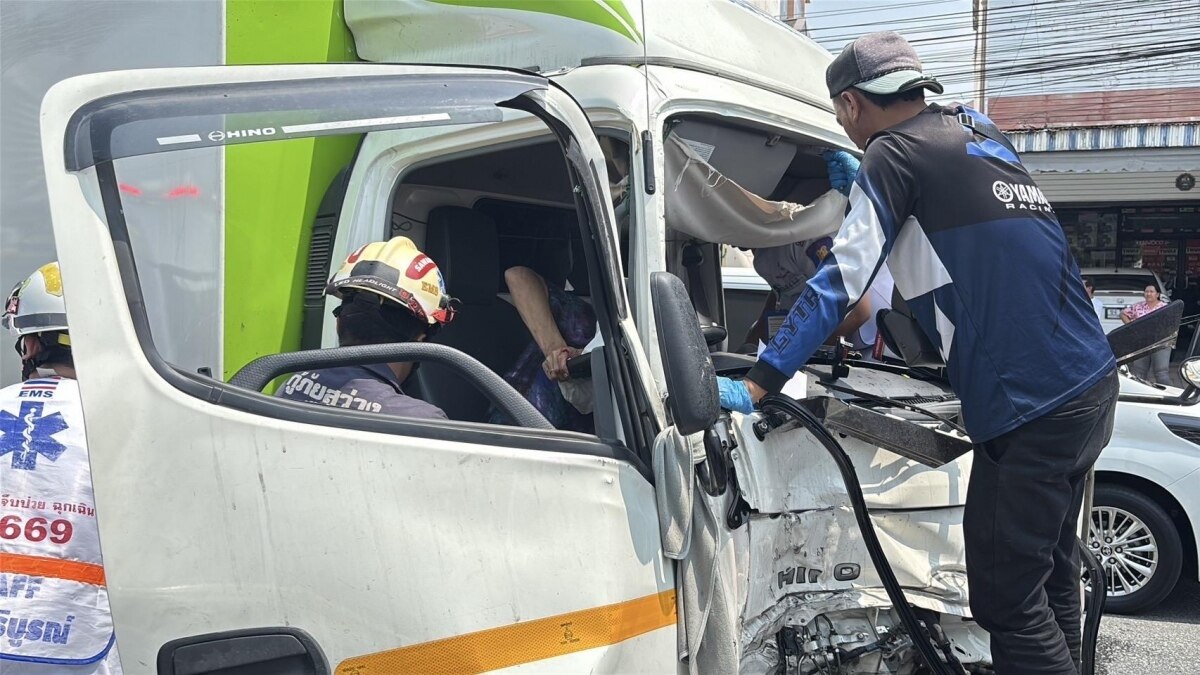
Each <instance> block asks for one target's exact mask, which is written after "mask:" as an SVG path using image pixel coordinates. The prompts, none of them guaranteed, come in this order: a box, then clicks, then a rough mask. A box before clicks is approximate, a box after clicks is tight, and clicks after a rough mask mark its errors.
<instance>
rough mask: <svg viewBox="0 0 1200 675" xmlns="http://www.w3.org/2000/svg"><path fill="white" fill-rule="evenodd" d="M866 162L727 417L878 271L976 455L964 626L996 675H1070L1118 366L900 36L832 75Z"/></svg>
mask: <svg viewBox="0 0 1200 675" xmlns="http://www.w3.org/2000/svg"><path fill="white" fill-rule="evenodd" d="M825 78H826V84H827V85H828V88H829V95H830V97H831V98H832V99H833V104H834V108H835V111H836V114H837V120H838V123H839V124H840V125H841V126H842V128H843V129H845V131H846V133H847V135H848V136H849V137H850V139H851V140H852V141H854V143H855V144H856V145H858V146H859V147H860V148H863V149H864V150H865V154H864V156H863V159H862V165H861V167H860V168H859V169H858V171H857V174H856V176H855V177H854V179H853V184H852V186H851V190H850V200H849V202H850V203H849V206H848V207H847V214H846V217H845V219H844V221H843V223H842V226H841V229H840V230H839V232H838V234H837V236H836V238H835V239H834V244H833V249H832V252H831V254H830V255H829V256H827V257H826V259H825V260H824V262H823V264H822V266H821V268H820V269H819V270H818V271H817V273H816V275H815V276H813V277H812V278H811V279H810V280H809V281H808V283H807V286H806V288H805V290H804V291H803V292H802V293H801V294H800V297H799V299H798V300H797V301H796V303H795V305H793V307H792V310H791V312H790V314H789V315H788V317H787V319H786V320H785V322H784V326H783V328H781V329H780V331H779V332H778V334H777V335H776V336H775V337H774V339H773V340H772V341H771V343H770V345H768V347H767V349H766V350H765V351H764V352H763V353H762V355H761V357H760V359H759V361H758V363H757V364H756V365H755V366H754V367H753V368H752V369H751V370H750V372H749V373H748V374H747V376H746V378H745V379H744V380H741V381H732V380H727V379H721V380H719V383H718V384H719V387H720V393H721V402H722V405H723V406H724V407H726V408H729V409H732V410H738V411H741V412H749V411H750V410H752V407H753V403H754V402H756V401H758V400H759V399H760V398H761V397H762V396H764V395H765V394H767V393H769V392H777V391H779V390H780V389H781V388H782V386H783V384H784V383H785V382H786V381H787V380H788V379H789V378H790V377H791V376H792V374H793V373H795V372H796V371H797V370H798V369H799V368H800V367H801V366H802V365H803V364H804V363H805V362H806V361H807V360H808V359H809V357H810V356H811V355H812V354H813V352H814V351H816V349H817V347H818V345H820V344H821V342H822V341H823V340H824V339H825V337H826V336H827V335H829V334H830V332H832V330H833V328H834V327H835V326H836V325H837V324H838V322H839V321H841V320H842V317H844V316H845V315H846V313H847V312H848V311H849V310H851V309H852V308H853V307H854V306H855V305H856V304H857V303H858V302H859V300H860V299H861V298H862V297H863V295H864V294H865V293H866V291H867V289H868V288H869V287H870V285H871V282H872V280H873V279H874V277H875V275H876V273H877V271H878V270H879V268H880V266H881V265H883V264H884V262H885V261H886V262H887V265H888V267H889V268H890V269H891V272H892V276H893V277H894V279H895V284H896V289H897V290H898V291H899V292H900V295H901V296H902V297H903V298H904V299H905V300H906V301H907V303H908V305H909V308H910V310H911V311H912V312H913V313H914V315H915V317H916V319H917V322H918V323H919V325H920V326H921V328H922V330H923V331H924V332H925V333H926V335H927V336H928V337H929V338H930V339H931V340H932V341H933V342H934V344H936V345H937V346H938V348H939V350H940V351H941V354H942V357H943V359H945V361H946V365H947V374H948V376H949V379H950V383H951V385H952V386H953V387H954V390H955V392H956V393H957V395H958V396H959V398H960V400H961V404H962V415H963V421H964V423H965V426H966V428H967V431H968V432H969V433H970V435H971V439H972V441H973V442H974V444H975V453H974V462H973V468H972V471H971V479H970V486H969V489H968V496H967V505H966V513H965V516H964V523H963V529H964V537H965V540H966V541H965V543H966V554H967V574H968V580H969V585H970V603H971V611H972V614H973V615H974V618H975V619H976V621H978V622H979V624H980V625H981V626H982V627H983V628H985V629H986V630H987V631H988V632H989V634H990V635H991V649H992V656H993V660H994V664H995V669H996V672H997V673H999V674H1000V675H1008V674H1010V673H1021V674H1022V675H1026V674H1033V673H1054V674H1056V675H1058V674H1061V675H1067V674H1072V675H1073V674H1075V673H1076V672H1077V670H1078V667H1079V666H1078V664H1079V660H1080V648H1081V629H1080V613H1081V609H1080V585H1079V584H1080V581H1079V579H1080V576H1079V575H1080V561H1079V554H1078V550H1077V549H1076V544H1075V531H1076V522H1077V518H1078V516H1079V510H1080V506H1081V503H1082V499H1083V481H1084V477H1085V475H1086V473H1087V471H1088V470H1089V469H1090V467H1091V465H1092V463H1093V462H1094V461H1095V459H1096V457H1097V456H1098V455H1099V454H1100V450H1101V449H1102V448H1103V447H1104V446H1105V445H1106V444H1107V442H1108V440H1109V437H1110V436H1111V433H1112V426H1113V413H1114V408H1115V402H1116V396H1117V390H1118V385H1117V379H1116V373H1115V367H1116V363H1115V360H1114V358H1113V355H1112V351H1111V350H1110V348H1109V346H1108V343H1107V340H1106V339H1105V336H1104V332H1103V331H1102V330H1101V328H1100V323H1099V320H1098V319H1097V317H1096V315H1095V313H1094V312H1093V311H1092V307H1091V303H1090V302H1089V301H1088V298H1087V294H1086V293H1085V292H1084V289H1083V285H1082V284H1080V283H1078V281H1077V279H1078V278H1079V269H1078V267H1077V266H1076V264H1075V261H1074V259H1073V257H1072V256H1071V252H1070V249H1069V248H1068V246H1067V243H1066V240H1065V237H1064V236H1063V231H1062V227H1061V226H1060V225H1059V223H1058V220H1057V218H1056V217H1055V215H1054V211H1053V209H1052V207H1051V205H1050V204H1049V203H1048V202H1047V201H1046V198H1045V196H1044V195H1043V194H1042V193H1041V191H1040V190H1039V189H1038V187H1037V185H1035V184H1034V181H1033V179H1032V178H1031V177H1030V176H1029V173H1028V172H1027V171H1026V170H1025V168H1024V167H1023V166H1022V165H1021V162H1020V159H1019V158H1018V157H1017V154H1016V151H1015V150H1014V149H1013V147H1012V145H1011V144H1009V143H1008V141H1007V140H1006V139H1005V138H1004V137H1003V135H1002V134H1000V133H999V131H998V130H997V129H996V128H995V126H994V125H993V124H992V123H991V121H990V120H988V119H987V118H986V117H984V116H983V115H981V114H980V113H978V112H976V111H973V110H971V109H969V108H966V107H962V106H959V107H955V108H952V109H948V108H943V107H941V106H938V105H936V104H934V105H928V106H927V105H926V104H925V101H924V92H923V90H924V89H929V90H931V91H933V92H935V93H941V92H942V87H941V85H940V84H938V83H937V81H936V80H934V79H933V78H931V77H929V76H927V75H925V74H924V73H923V72H922V66H921V63H920V60H919V58H918V57H917V54H916V52H915V51H914V50H913V48H912V47H911V46H910V45H909V44H908V42H906V41H905V40H904V38H902V37H901V36H899V35H897V34H896V33H893V32H883V33H873V34H870V35H866V36H863V37H860V38H858V39H857V40H855V41H854V42H852V43H851V44H849V45H847V47H846V48H845V49H844V50H843V51H842V53H841V54H840V55H839V56H838V57H837V58H835V59H834V61H833V62H832V63H831V64H830V65H829V68H828V69H827V71H826V75H825Z"/></svg>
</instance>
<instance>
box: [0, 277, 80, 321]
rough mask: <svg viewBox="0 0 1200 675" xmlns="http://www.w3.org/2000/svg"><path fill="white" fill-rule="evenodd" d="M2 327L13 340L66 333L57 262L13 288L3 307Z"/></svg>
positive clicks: (61, 288) (64, 307)
mask: <svg viewBox="0 0 1200 675" xmlns="http://www.w3.org/2000/svg"><path fill="white" fill-rule="evenodd" d="M3 325H4V327H5V328H6V329H8V332H10V333H12V334H13V335H17V336H21V335H36V334H38V333H51V332H55V331H65V330H67V307H66V304H65V303H63V287H62V275H61V273H60V272H59V270H58V263H57V262H52V263H47V264H45V265H42V266H41V267H40V268H38V270H37V271H36V272H34V273H33V274H31V275H29V278H27V279H25V281H22V282H21V283H19V284H17V285H16V286H14V287H13V289H12V292H10V293H9V294H8V300H7V301H6V302H5V303H4V318H3Z"/></svg>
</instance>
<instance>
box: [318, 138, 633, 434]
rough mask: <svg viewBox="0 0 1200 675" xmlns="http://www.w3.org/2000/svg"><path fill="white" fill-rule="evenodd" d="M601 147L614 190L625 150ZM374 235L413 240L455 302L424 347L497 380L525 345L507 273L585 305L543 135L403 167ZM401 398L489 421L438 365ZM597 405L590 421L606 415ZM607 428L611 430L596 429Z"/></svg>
mask: <svg viewBox="0 0 1200 675" xmlns="http://www.w3.org/2000/svg"><path fill="white" fill-rule="evenodd" d="M602 147H603V148H604V150H605V153H606V155H607V156H608V157H609V158H615V159H610V161H609V166H608V168H609V181H610V185H611V186H613V187H614V188H615V189H617V188H618V186H619V184H621V182H622V180H623V179H624V177H625V174H627V171H626V170H625V167H627V166H628V156H629V145H628V143H627V142H626V141H624V140H622V139H620V138H618V137H615V136H605V137H604V139H603V141H602ZM382 234H383V235H384V236H386V237H393V236H406V237H409V238H410V239H412V240H413V241H414V242H415V243H416V244H417V246H418V248H420V249H421V250H423V251H424V252H425V253H426V254H427V255H429V257H430V258H432V259H433V260H434V262H436V263H437V265H438V267H439V268H440V270H441V271H442V274H443V276H444V278H445V282H446V286H447V291H448V292H449V294H450V295H451V296H452V297H454V298H455V299H457V300H458V302H459V303H460V305H459V308H458V311H457V313H456V316H455V319H454V320H453V321H452V322H450V323H449V324H447V325H445V326H442V327H441V328H440V330H439V331H438V332H437V333H436V335H434V337H433V338H432V339H431V342H433V343H436V344H443V345H446V346H449V347H453V348H455V349H458V350H460V351H462V352H464V353H466V354H468V355H470V356H472V357H474V358H475V359H476V360H478V361H480V362H481V363H482V364H484V365H485V366H487V367H488V368H489V369H490V370H492V371H493V372H495V373H497V374H499V375H501V376H506V375H509V374H510V373H511V371H512V369H513V368H514V365H516V364H517V362H518V359H520V358H521V357H522V355H523V354H524V353H525V352H526V350H527V349H528V348H530V345H532V344H533V337H532V335H531V334H530V331H529V329H528V328H527V326H526V325H525V324H524V322H523V321H522V319H521V316H520V314H519V313H518V311H517V308H516V307H515V306H514V304H513V302H512V299H511V295H510V293H509V289H508V287H507V284H506V281H505V271H506V270H508V269H510V268H514V267H526V268H529V269H532V270H533V271H535V272H536V273H537V274H538V275H539V276H541V277H542V279H544V280H545V282H546V284H547V285H548V286H551V287H555V288H558V289H560V290H563V291H565V292H566V293H569V294H571V295H574V296H576V297H578V298H580V299H582V300H583V301H584V302H587V303H591V302H592V291H591V281H590V278H589V268H588V263H587V260H588V256H587V255H585V252H584V249H583V246H584V244H583V238H582V237H583V231H582V227H581V224H580V222H579V216H578V213H577V210H576V205H575V197H574V194H573V191H572V187H571V183H570V180H569V176H568V173H567V170H566V165H565V163H564V160H563V154H562V150H561V148H560V147H559V145H558V144H557V143H556V142H554V141H553V140H550V139H548V138H542V139H536V140H534V141H532V142H523V143H519V144H505V145H500V146H495V147H491V148H485V149H483V150H482V151H479V152H474V153H471V154H469V155H466V156H452V157H449V158H447V159H439V160H434V161H431V162H425V163H422V164H420V165H418V166H415V167H413V168H411V169H410V170H408V171H407V172H406V173H404V174H403V175H402V176H401V177H400V179H399V182H398V183H397V185H396V186H395V189H394V191H393V193H392V198H391V218H390V222H389V224H388V231H387V232H385V233H382ZM627 251H628V229H627V228H622V232H621V253H622V257H623V258H624V257H626V252H627ZM329 262H331V263H332V264H334V265H336V263H337V261H329ZM625 262H627V261H625V260H623V261H622V263H623V265H622V267H624V263H625ZM322 263H325V264H328V263H326V262H325V261H322V260H320V259H319V258H316V257H314V260H312V261H310V265H312V264H318V265H319V264H322ZM310 276H314V275H311V274H310ZM315 276H319V275H315ZM323 314H324V311H323V303H319V309H318V312H317V314H316V315H315V316H314V317H313V319H315V320H317V321H321V320H324V317H323ZM537 362H538V363H539V364H540V362H541V359H540V358H539V359H538V360H537ZM605 382H606V378H592V386H594V387H603V386H605ZM405 391H406V393H408V394H409V395H412V396H416V397H418V398H421V399H423V400H425V401H428V402H430V403H432V404H434V405H436V406H438V407H439V408H441V409H442V410H443V411H445V412H446V414H447V415H448V416H449V417H450V419H452V420H456V421H463V422H489V421H493V420H495V417H494V413H495V411H494V410H493V409H492V407H491V405H490V403H489V401H488V399H487V398H486V397H485V396H484V395H483V393H482V392H479V391H478V390H477V389H476V388H475V387H473V386H471V385H470V383H468V382H466V381H465V380H464V379H463V378H462V377H461V375H459V374H458V373H456V372H455V371H454V370H453V369H451V368H448V367H446V366H442V365H438V364H433V363H427V364H422V365H421V367H419V368H417V369H416V371H415V372H414V374H413V375H412V376H411V378H410V379H409V380H408V381H407V382H406V383H405ZM595 395H596V398H597V400H600V399H610V398H611V397H612V392H611V391H605V392H600V391H597V392H595ZM600 407H601V406H598V409H597V411H596V413H595V416H596V417H602V416H603V415H605V414H607V413H605V412H603V411H602V410H600V409H599V408H600ZM595 423H596V425H597V433H604V432H607V433H611V434H613V435H614V436H620V433H619V432H618V431H617V429H616V425H615V422H614V421H612V420H609V421H602V420H600V419H597V420H596V422H595ZM605 424H607V425H610V426H611V428H609V429H603V430H602V429H601V427H602V426H603V425H605Z"/></svg>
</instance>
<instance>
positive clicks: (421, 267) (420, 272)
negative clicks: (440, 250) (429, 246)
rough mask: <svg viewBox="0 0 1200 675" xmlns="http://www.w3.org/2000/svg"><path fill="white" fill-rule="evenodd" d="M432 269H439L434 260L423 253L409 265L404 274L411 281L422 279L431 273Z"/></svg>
mask: <svg viewBox="0 0 1200 675" xmlns="http://www.w3.org/2000/svg"><path fill="white" fill-rule="evenodd" d="M431 267H432V268H434V269H437V265H435V264H433V260H432V259H431V258H430V257H429V256H427V255H425V254H424V253H421V254H420V255H418V256H417V257H415V258H413V261H412V262H411V263H409V265H408V270H406V271H405V272H404V275H405V276H407V277H408V278H409V279H420V278H421V277H423V276H425V275H426V274H427V273H428V272H429V268H431Z"/></svg>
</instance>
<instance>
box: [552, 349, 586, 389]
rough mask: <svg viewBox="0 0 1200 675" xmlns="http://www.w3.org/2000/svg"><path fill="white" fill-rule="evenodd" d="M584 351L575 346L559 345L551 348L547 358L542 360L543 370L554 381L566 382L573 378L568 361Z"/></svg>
mask: <svg viewBox="0 0 1200 675" xmlns="http://www.w3.org/2000/svg"><path fill="white" fill-rule="evenodd" d="M582 353H583V352H582V351H581V350H579V349H576V348H574V347H559V348H558V349H554V350H551V352H550V353H549V354H547V355H546V360H545V361H542V371H544V372H545V373H546V377H548V378H550V379H551V380H553V381H554V382H566V381H567V380H569V379H571V373H570V371H568V370H567V361H569V360H570V359H571V358H573V357H576V356H579V355H580V354H582Z"/></svg>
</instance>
